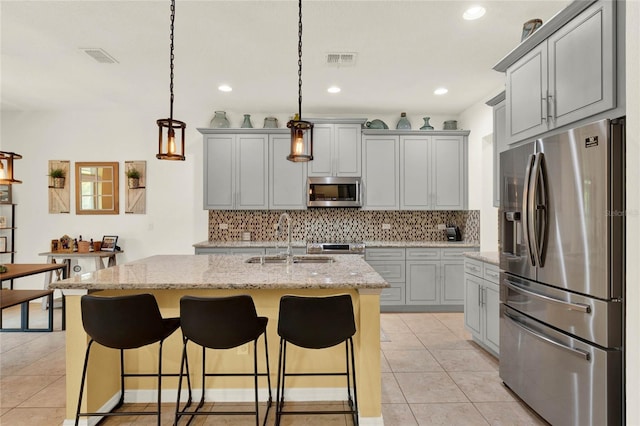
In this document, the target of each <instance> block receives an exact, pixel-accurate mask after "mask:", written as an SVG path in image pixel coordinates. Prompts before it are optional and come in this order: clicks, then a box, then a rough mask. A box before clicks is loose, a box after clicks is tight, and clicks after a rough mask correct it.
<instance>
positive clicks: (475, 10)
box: [462, 6, 486, 21]
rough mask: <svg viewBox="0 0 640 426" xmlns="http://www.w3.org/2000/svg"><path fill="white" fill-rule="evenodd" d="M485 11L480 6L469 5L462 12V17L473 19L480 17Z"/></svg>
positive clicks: (468, 19)
mask: <svg viewBox="0 0 640 426" xmlns="http://www.w3.org/2000/svg"><path fill="white" fill-rule="evenodd" d="M485 12H486V10H485V8H484V7H482V6H471V7H470V8H469V9H467V10H466V11H465V12H464V14H463V15H462V17H463V18H464V19H466V20H467V21H473V20H474V19H478V18H482V17H483V16H484V14H485Z"/></svg>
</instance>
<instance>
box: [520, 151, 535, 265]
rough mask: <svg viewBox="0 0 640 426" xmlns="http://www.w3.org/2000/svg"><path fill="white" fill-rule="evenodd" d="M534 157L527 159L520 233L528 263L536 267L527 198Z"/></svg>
mask: <svg viewBox="0 0 640 426" xmlns="http://www.w3.org/2000/svg"><path fill="white" fill-rule="evenodd" d="M534 159H535V156H534V154H531V155H530V156H529V159H528V160H527V170H526V172H525V175H524V190H523V193H522V212H523V215H522V231H523V232H522V233H523V235H524V240H525V243H526V245H527V251H528V254H529V261H530V262H531V266H536V258H535V257H534V254H533V247H532V244H531V238H530V235H531V231H530V229H529V228H530V223H531V211H530V207H531V203H530V201H529V197H530V194H531V183H530V181H531V172H532V169H533V164H534Z"/></svg>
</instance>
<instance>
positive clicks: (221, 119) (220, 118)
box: [211, 111, 229, 129]
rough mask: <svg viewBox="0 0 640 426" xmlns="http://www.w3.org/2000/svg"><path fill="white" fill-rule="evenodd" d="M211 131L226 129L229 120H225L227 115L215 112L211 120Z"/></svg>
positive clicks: (222, 112)
mask: <svg viewBox="0 0 640 426" xmlns="http://www.w3.org/2000/svg"><path fill="white" fill-rule="evenodd" d="M211 128H212V129H228V128H229V120H227V113H226V112H224V111H216V112H215V114H214V116H213V119H212V120H211Z"/></svg>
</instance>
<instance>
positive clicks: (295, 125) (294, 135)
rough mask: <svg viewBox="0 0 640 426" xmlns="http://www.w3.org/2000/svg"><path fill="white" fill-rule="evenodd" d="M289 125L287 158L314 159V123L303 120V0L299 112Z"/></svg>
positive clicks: (299, 62) (300, 8) (299, 2)
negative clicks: (289, 136)
mask: <svg viewBox="0 0 640 426" xmlns="http://www.w3.org/2000/svg"><path fill="white" fill-rule="evenodd" d="M287 127H288V128H290V129H291V150H290V153H289V155H288V156H287V160H289V161H294V162H300V161H311V160H313V123H311V122H309V121H304V120H302V0H298V113H297V114H296V116H295V117H294V119H293V120H291V121H289V122H288V123H287Z"/></svg>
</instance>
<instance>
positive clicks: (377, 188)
mask: <svg viewBox="0 0 640 426" xmlns="http://www.w3.org/2000/svg"><path fill="white" fill-rule="evenodd" d="M363 145H364V149H363V154H362V157H363V173H362V185H363V188H364V189H363V192H364V205H363V207H362V208H363V209H365V210H398V209H399V207H400V201H399V198H400V197H399V195H398V191H399V189H400V186H399V179H400V172H399V167H400V161H399V155H400V146H399V145H400V143H399V137H398V136H393V135H390V136H371V135H365V138H364V141H363Z"/></svg>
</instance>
